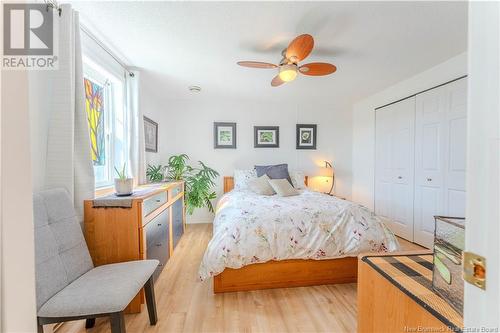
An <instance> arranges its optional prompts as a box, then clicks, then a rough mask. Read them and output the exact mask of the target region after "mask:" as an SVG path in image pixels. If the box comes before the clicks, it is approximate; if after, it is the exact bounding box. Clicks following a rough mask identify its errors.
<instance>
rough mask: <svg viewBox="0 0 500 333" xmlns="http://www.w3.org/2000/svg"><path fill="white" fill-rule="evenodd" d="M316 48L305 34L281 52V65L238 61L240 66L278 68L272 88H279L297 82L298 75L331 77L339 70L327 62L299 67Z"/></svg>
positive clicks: (296, 38)
mask: <svg viewBox="0 0 500 333" xmlns="http://www.w3.org/2000/svg"><path fill="white" fill-rule="evenodd" d="M313 47H314V39H313V37H312V36H311V35H308V34H304V35H300V36H297V37H295V39H294V40H292V41H291V42H290V44H289V45H288V47H287V48H286V49H284V50H283V51H282V52H281V55H282V56H283V59H281V61H280V63H279V65H275V64H270V63H267V62H260V61H238V65H240V66H244V67H250V68H264V69H274V68H278V70H279V72H278V75H276V76H275V77H274V79H273V80H272V81H271V86H273V87H277V86H280V85H282V84H283V83H286V82H290V81H293V80H295V78H296V77H297V73H302V74H304V75H311V76H321V75H329V74H332V73H334V72H335V71H336V70H337V67H335V66H334V65H332V64H329V63H326V62H311V63H309V64H305V65H301V66H299V61H302V60H304V59H305V58H307V56H308V55H309V54H310V53H311V51H312V49H313Z"/></svg>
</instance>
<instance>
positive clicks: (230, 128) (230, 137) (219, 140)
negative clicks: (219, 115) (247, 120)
mask: <svg viewBox="0 0 500 333" xmlns="http://www.w3.org/2000/svg"><path fill="white" fill-rule="evenodd" d="M214 148H215V149H218V148H232V149H236V123H214Z"/></svg>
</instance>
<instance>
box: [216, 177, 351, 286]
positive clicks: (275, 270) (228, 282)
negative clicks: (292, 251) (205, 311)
mask: <svg viewBox="0 0 500 333" xmlns="http://www.w3.org/2000/svg"><path fill="white" fill-rule="evenodd" d="M307 183H308V178H307V176H306V178H305V184H306V185H307ZM233 188H234V179H233V177H224V193H226V192H229V191H231V190H232V189H233ZM357 261H358V260H357V257H346V258H338V259H325V260H312V259H308V260H301V259H296V260H281V261H269V262H265V263H260V264H252V265H248V266H244V267H242V268H238V269H232V268H226V269H225V270H224V271H223V272H222V273H220V274H219V275H216V276H214V293H223V292H231V291H248V290H259V289H271V288H287V287H302V286H314V285H321V284H335V283H351V282H356V281H357V277H358V263H357Z"/></svg>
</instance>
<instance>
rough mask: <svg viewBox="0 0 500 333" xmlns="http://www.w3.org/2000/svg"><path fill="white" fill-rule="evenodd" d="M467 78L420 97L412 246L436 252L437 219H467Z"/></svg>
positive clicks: (417, 106)
mask: <svg viewBox="0 0 500 333" xmlns="http://www.w3.org/2000/svg"><path fill="white" fill-rule="evenodd" d="M466 131H467V79H465V78H464V79H460V80H457V81H454V82H452V83H449V84H446V85H444V86H441V87H438V88H435V89H432V90H429V91H427V92H425V93H422V94H419V95H417V98H416V122H415V214H414V220H415V225H414V239H415V240H414V241H415V243H419V244H421V245H424V246H427V247H432V244H433V243H434V215H445V216H455V217H464V216H465V163H466Z"/></svg>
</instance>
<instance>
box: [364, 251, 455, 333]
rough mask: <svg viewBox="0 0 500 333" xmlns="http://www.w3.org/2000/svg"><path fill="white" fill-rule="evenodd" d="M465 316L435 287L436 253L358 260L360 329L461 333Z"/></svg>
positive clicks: (389, 331) (389, 332)
mask: <svg viewBox="0 0 500 333" xmlns="http://www.w3.org/2000/svg"><path fill="white" fill-rule="evenodd" d="M462 327H463V318H462V316H461V315H460V314H459V313H458V312H457V311H456V310H455V309H453V308H452V307H451V306H450V305H449V304H448V303H447V302H446V301H445V300H444V299H443V298H441V297H440V296H439V295H438V294H436V293H435V292H434V291H433V290H432V252H422V253H412V254H397V255H385V256H380V255H370V256H364V257H361V258H360V259H359V261H358V332H359V333H365V332H370V333H374V332H381V333H391V332H461V331H462Z"/></svg>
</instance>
